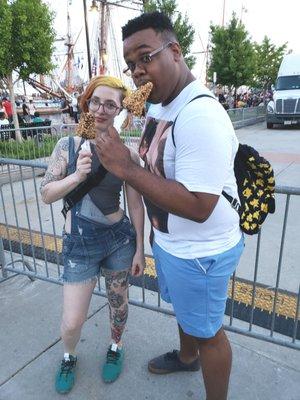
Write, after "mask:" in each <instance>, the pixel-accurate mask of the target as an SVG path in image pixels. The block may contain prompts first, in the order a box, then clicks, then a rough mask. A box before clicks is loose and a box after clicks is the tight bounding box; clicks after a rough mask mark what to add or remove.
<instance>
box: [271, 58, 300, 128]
mask: <svg viewBox="0 0 300 400" xmlns="http://www.w3.org/2000/svg"><path fill="white" fill-rule="evenodd" d="M274 124H281V125H296V124H300V54H288V55H286V56H285V57H284V58H283V60H282V62H281V65H280V68H279V71H278V76H277V80H276V85H275V92H274V95H273V100H271V101H270V102H269V103H268V105H267V128H268V129H272V128H273V125H274Z"/></svg>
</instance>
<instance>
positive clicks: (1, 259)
mask: <svg viewBox="0 0 300 400" xmlns="http://www.w3.org/2000/svg"><path fill="white" fill-rule="evenodd" d="M0 266H1V269H2V277H3V278H7V271H5V254H4V246H3V240H2V237H1V236H0Z"/></svg>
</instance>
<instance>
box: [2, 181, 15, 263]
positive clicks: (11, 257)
mask: <svg viewBox="0 0 300 400" xmlns="http://www.w3.org/2000/svg"><path fill="white" fill-rule="evenodd" d="M0 192H1V200H2V205H3V214H4V222H5V226H6V235H7V239H8V245H9V250H10V259H11V263H12V266H13V267H14V263H13V261H14V259H13V256H12V247H11V239H10V234H9V229H8V222H7V214H6V209H5V203H4V197H3V191H2V185H1V186H0Z"/></svg>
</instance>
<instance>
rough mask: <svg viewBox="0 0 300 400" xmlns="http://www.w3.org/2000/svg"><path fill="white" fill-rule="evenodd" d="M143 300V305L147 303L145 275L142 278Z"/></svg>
mask: <svg viewBox="0 0 300 400" xmlns="http://www.w3.org/2000/svg"><path fill="white" fill-rule="evenodd" d="M142 298H143V303H145V275H144V274H143V276H142Z"/></svg>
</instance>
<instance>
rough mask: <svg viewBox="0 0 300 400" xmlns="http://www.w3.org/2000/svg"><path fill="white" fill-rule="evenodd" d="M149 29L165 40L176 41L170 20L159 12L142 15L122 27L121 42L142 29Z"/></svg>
mask: <svg viewBox="0 0 300 400" xmlns="http://www.w3.org/2000/svg"><path fill="white" fill-rule="evenodd" d="M148 28H151V29H153V30H154V31H155V32H157V33H161V34H162V36H163V37H164V38H165V39H166V40H173V41H177V37H176V33H175V31H174V27H173V25H172V22H171V20H170V18H169V17H168V16H167V15H166V14H164V13H162V12H159V11H154V12H151V13H144V14H142V15H140V16H138V17H136V18H133V19H131V20H129V21H128V22H127V24H126V25H124V26H123V27H122V40H125V39H126V38H128V37H129V36H131V35H133V34H134V33H136V32H139V31H141V30H144V29H148Z"/></svg>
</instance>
